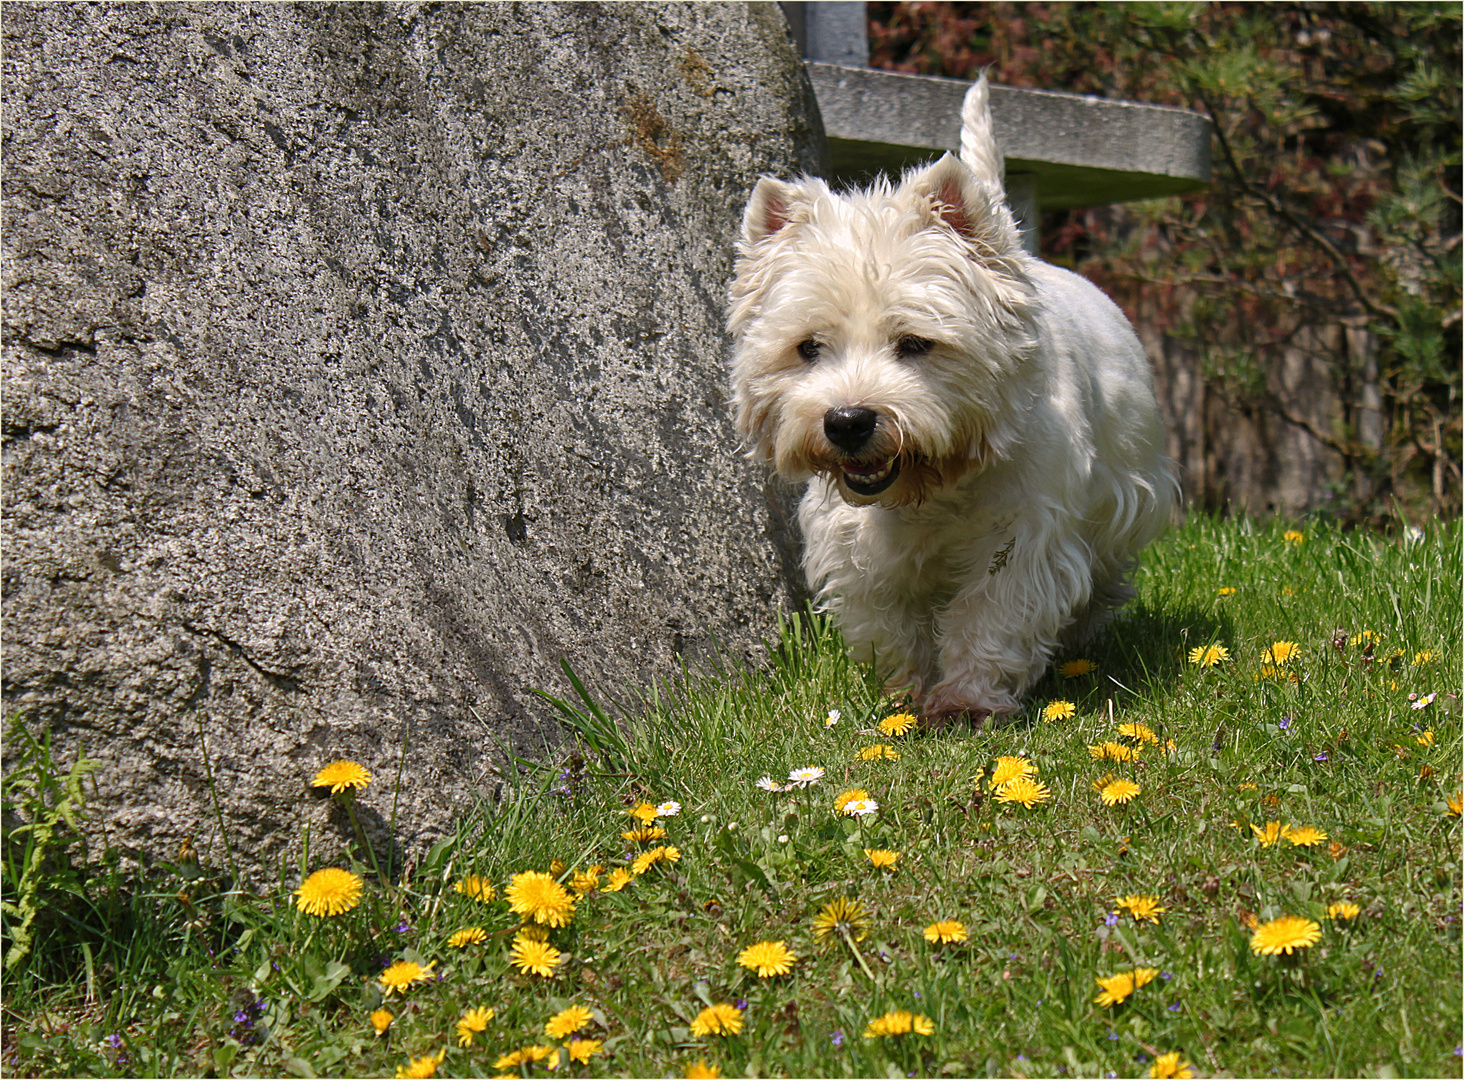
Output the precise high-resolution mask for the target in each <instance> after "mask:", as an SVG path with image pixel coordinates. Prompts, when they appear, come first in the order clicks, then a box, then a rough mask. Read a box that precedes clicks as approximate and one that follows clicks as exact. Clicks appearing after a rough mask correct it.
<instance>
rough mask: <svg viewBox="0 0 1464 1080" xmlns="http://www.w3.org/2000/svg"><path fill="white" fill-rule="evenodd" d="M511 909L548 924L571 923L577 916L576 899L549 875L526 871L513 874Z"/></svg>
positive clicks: (509, 894)
mask: <svg viewBox="0 0 1464 1080" xmlns="http://www.w3.org/2000/svg"><path fill="white" fill-rule="evenodd" d="M504 896H505V898H506V899H507V900H508V908H509V910H510V911H512V912H513V913H514V914H515V915H523V916H526V917H528V918H532V919H533V920H534V921H535V922H538V923H544V924H545V925H548V926H568V925H569V924H570V921H571V920H572V919H573V918H574V899H573V897H571V896H570V895H569V893H568V892H567V891H566V890H565V888H564V886H563V885H561V884H559V882H557V881H555V880H554V879H553V878H552V877H550V876H549V875H548V874H542V873H540V872H539V871H537V870H526V871H525V872H524V873H522V874H515V875H513V880H512V881H511V882H510V883H509V886H508V889H507V891H506V892H505V893H504Z"/></svg>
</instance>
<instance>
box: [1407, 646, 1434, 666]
mask: <svg viewBox="0 0 1464 1080" xmlns="http://www.w3.org/2000/svg"><path fill="white" fill-rule="evenodd" d="M1438 658H1439V654H1438V653H1436V652H1434V650H1433V649H1424V650H1423V651H1422V652H1416V653H1414V654H1413V666H1414V667H1423V666H1424V665H1425V664H1432V663H1436V662H1437V661H1438Z"/></svg>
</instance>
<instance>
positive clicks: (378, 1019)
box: [371, 1009, 396, 1035]
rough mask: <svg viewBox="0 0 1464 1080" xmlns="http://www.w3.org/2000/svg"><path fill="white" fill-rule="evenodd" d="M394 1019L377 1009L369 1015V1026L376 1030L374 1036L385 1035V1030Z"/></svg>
mask: <svg viewBox="0 0 1464 1080" xmlns="http://www.w3.org/2000/svg"><path fill="white" fill-rule="evenodd" d="M394 1019H396V1018H395V1017H394V1016H392V1015H391V1013H389V1012H388V1011H387V1010H385V1009H377V1010H376V1011H375V1012H374V1013H372V1014H371V1026H372V1027H374V1028H375V1029H376V1034H378V1035H385V1034H386V1029H387V1028H389V1027H391V1022H392V1021H393V1020H394Z"/></svg>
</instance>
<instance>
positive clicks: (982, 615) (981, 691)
mask: <svg viewBox="0 0 1464 1080" xmlns="http://www.w3.org/2000/svg"><path fill="white" fill-rule="evenodd" d="M1004 550H1005V551H1006V555H1005V557H1003V558H999V559H993V560H992V561H991V562H990V563H989V564H987V565H984V566H979V567H975V568H973V569H972V570H971V571H970V572H969V573H968V576H967V579H966V580H965V582H964V583H963V584H962V587H961V588H960V589H959V590H958V591H957V593H956V595H955V597H954V598H953V599H952V600H951V602H950V603H949V604H948V605H947V606H946V607H945V609H944V610H943V611H941V612H940V613H939V615H938V617H937V635H938V641H937V651H938V661H939V667H940V681H939V682H938V683H937V684H936V685H935V686H934V687H932V688H931V690H930V693H929V694H928V695H927V696H926V697H925V699H924V700H923V701H922V702H921V710H922V712H923V713H924V714H925V715H926V716H927V717H929V718H930V719H931V720H933V721H937V722H941V721H949V720H951V719H953V718H956V717H960V716H965V717H966V718H968V719H969V720H970V721H972V722H973V723H976V724H979V723H980V722H981V720H982V719H983V718H985V717H987V716H1003V715H1008V714H1011V713H1014V712H1016V711H1017V709H1018V708H1019V706H1020V701H1021V696H1022V694H1023V693H1025V692H1026V690H1027V689H1028V688H1029V687H1030V686H1031V685H1032V684H1033V683H1035V682H1036V681H1037V680H1038V679H1039V678H1041V677H1042V673H1043V672H1044V671H1046V670H1047V666H1048V664H1049V663H1051V661H1052V654H1053V651H1054V650H1055V648H1056V646H1057V642H1058V639H1059V636H1060V635H1061V634H1062V632H1063V630H1064V629H1065V628H1066V627H1067V626H1068V624H1069V623H1070V622H1071V621H1072V619H1073V616H1074V614H1075V612H1077V611H1080V610H1082V608H1083V607H1084V606H1085V605H1086V604H1087V603H1088V599H1089V596H1090V595H1091V593H1092V568H1091V562H1090V555H1089V553H1088V548H1087V545H1085V544H1084V543H1083V542H1082V540H1081V538H1079V537H1077V536H1075V535H1074V536H1066V535H1061V534H1059V535H1053V534H1052V533H1050V532H1045V531H1044V530H1042V529H1035V530H1034V529H1019V530H1018V531H1017V535H1016V537H1015V538H1014V540H1013V542H1012V543H1011V544H1010V545H1009V546H1008V547H1007V548H1006V549H1004Z"/></svg>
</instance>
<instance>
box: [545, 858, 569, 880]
mask: <svg viewBox="0 0 1464 1080" xmlns="http://www.w3.org/2000/svg"><path fill="white" fill-rule="evenodd" d="M568 869H569V867H567V866H565V865H564V860H563V859H560V858H554V859H550V860H549V875H550V876H551V877H556V878H557V877H558V876H559V875H560V874H562V873H564V872H565V871H566V870H568Z"/></svg>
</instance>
